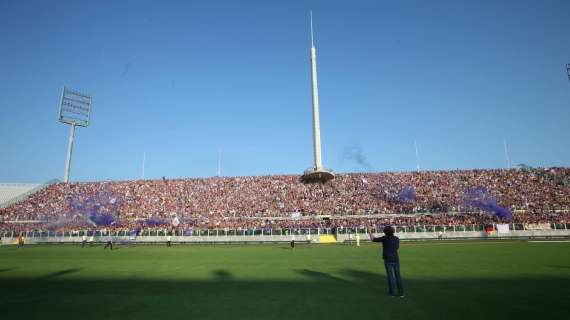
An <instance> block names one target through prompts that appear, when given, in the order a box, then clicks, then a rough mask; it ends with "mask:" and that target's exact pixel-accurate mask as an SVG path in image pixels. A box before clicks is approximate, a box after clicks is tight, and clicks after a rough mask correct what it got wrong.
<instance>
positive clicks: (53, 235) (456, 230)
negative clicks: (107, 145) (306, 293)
mask: <svg viewBox="0 0 570 320" xmlns="http://www.w3.org/2000/svg"><path fill="white" fill-rule="evenodd" d="M490 226H492V228H491V230H493V232H496V230H497V229H498V228H497V225H496V224H493V225H481V224H473V225H452V226H446V225H415V226H396V233H397V234H398V235H399V236H401V237H402V238H404V239H405V238H408V237H407V236H406V234H409V235H410V236H411V237H410V238H417V237H415V236H414V235H418V236H420V235H421V234H429V235H431V236H433V237H438V236H440V235H447V234H450V235H460V234H461V233H464V234H468V233H469V234H472V235H474V236H477V235H483V234H485V233H486V230H488V229H486V227H487V228H488V227H490ZM527 226H531V224H528V225H527V224H522V223H517V224H509V225H508V229H509V232H514V233H513V234H515V233H517V232H518V233H519V234H522V235H525V234H530V233H528V232H530V231H548V230H552V231H565V232H566V233H568V235H570V223H554V222H552V223H546V224H540V225H539V226H538V229H536V228H537V224H532V228H527ZM382 228H383V226H378V227H373V228H367V227H345V228H336V229H332V228H290V229H268V228H265V229H186V230H183V229H174V230H173V232H172V234H171V236H173V237H177V241H181V240H182V239H183V238H184V239H192V238H200V239H208V238H210V237H211V238H218V239H219V238H224V237H225V238H230V237H231V238H232V239H239V238H245V239H248V238H259V239H262V238H264V237H266V238H268V239H270V238H271V237H274V238H275V239H290V238H292V237H293V236H298V237H299V238H302V237H305V238H307V236H310V237H313V238H317V237H318V236H320V235H330V234H334V235H337V236H339V237H342V238H343V239H344V238H347V237H348V238H349V239H351V237H350V236H352V235H356V234H360V235H362V234H368V233H373V234H380V233H382ZM527 231H528V232H527ZM524 232H527V233H524ZM168 234H169V229H159V228H155V229H146V230H144V229H143V230H136V231H135V230H126V229H125V230H119V231H114V230H105V229H102V230H74V231H48V230H34V231H26V232H21V233H18V232H16V231H13V230H0V237H2V238H16V237H18V236H19V235H22V236H24V237H25V238H27V239H38V240H45V241H46V242H50V241H51V240H56V239H57V240H56V241H54V242H78V241H81V238H82V237H83V236H87V237H93V238H94V239H95V241H104V240H105V241H106V239H108V238H109V237H112V238H126V239H130V238H145V239H156V240H159V239H163V238H165V237H166V236H168ZM363 239H365V237H363ZM160 241H163V240H160ZM157 242H158V241H157Z"/></svg>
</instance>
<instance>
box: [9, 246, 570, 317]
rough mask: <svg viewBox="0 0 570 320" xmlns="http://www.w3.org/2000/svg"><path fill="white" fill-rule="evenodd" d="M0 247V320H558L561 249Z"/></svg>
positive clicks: (566, 251)
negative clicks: (397, 275)
mask: <svg viewBox="0 0 570 320" xmlns="http://www.w3.org/2000/svg"><path fill="white" fill-rule="evenodd" d="M400 259H401V264H402V275H403V278H404V287H405V289H406V297H405V298H403V299H401V298H391V297H389V296H388V295H387V289H386V279H385V276H384V267H383V264H382V261H381V257H380V248H379V246H377V245H374V244H365V245H363V246H361V247H354V246H345V245H320V246H298V247H296V248H295V249H294V250H291V249H289V248H288V246H285V245H231V246H229V245H227V246H173V247H172V248H166V247H163V246H137V247H126V246H119V247H118V250H113V251H112V252H110V251H108V250H107V251H104V250H103V247H102V246H96V247H86V248H83V249H82V248H80V247H78V246H70V245H65V246H63V245H59V246H27V247H24V248H16V247H0V319H71V318H74V319H119V318H123V319H160V320H166V319H190V318H192V319H250V320H251V319H452V318H461V319H489V318H491V319H499V318H501V319H546V318H549V319H552V318H554V317H558V318H559V319H563V318H567V317H568V314H569V313H570V243H527V242H522V241H519V242H517V241H513V242H491V241H486V242H474V241H473V242H463V243H461V242H410V243H403V244H402V246H401V248H400Z"/></svg>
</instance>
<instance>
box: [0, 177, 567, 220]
mask: <svg viewBox="0 0 570 320" xmlns="http://www.w3.org/2000/svg"><path fill="white" fill-rule="evenodd" d="M568 181H570V169H568V168H540V169H528V170H526V169H525V170H521V169H518V170H515V169H513V170H504V169H500V170H455V171H426V172H404V173H354V174H339V175H337V177H336V178H335V180H333V181H331V182H329V183H326V184H304V183H302V182H300V179H299V177H298V176H293V175H283V176H259V177H227V178H205V179H172V180H170V179H165V178H163V179H161V180H135V181H119V182H86V183H69V184H66V183H55V184H51V185H49V186H47V187H46V188H44V189H42V190H40V191H38V192H36V193H34V194H33V195H31V196H29V197H28V198H26V199H25V200H23V201H21V202H19V203H16V204H12V205H10V206H9V207H6V208H3V209H0V217H2V218H3V220H4V221H14V220H17V221H42V222H43V224H42V225H41V226H37V225H36V226H33V225H29V226H27V227H41V228H47V227H46V226H51V228H59V229H61V228H64V227H69V228H71V227H80V226H83V227H90V226H91V225H93V224H94V221H95V220H97V222H96V223H97V224H98V225H106V226H108V227H114V228H131V229H133V228H141V227H156V226H170V225H171V221H172V218H173V217H174V216H176V217H177V219H179V220H180V225H181V227H199V228H216V229H218V228H234V229H236V228H252V227H253V228H260V227H268V228H284V227H291V226H301V227H320V226H326V227H346V226H362V225H381V224H392V225H414V224H426V225H427V224H432V225H433V224H442V225H453V224H472V223H485V222H489V221H491V222H500V221H501V218H499V217H497V216H494V215H492V214H487V213H488V212H487V213H485V212H484V211H485V210H486V209H484V208H479V207H473V206H470V205H467V204H466V201H465V200H466V199H465V197H466V194H468V191H469V190H471V189H474V188H478V190H484V192H486V193H488V194H487V195H486V196H487V197H489V198H492V199H496V201H497V206H500V207H501V208H505V209H507V210H509V211H511V212H512V213H513V216H514V219H513V220H512V222H524V223H541V222H551V221H568V220H569V219H568V218H569V211H570V186H569V184H568Z"/></svg>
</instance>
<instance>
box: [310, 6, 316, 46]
mask: <svg viewBox="0 0 570 320" xmlns="http://www.w3.org/2000/svg"><path fill="white" fill-rule="evenodd" d="M309 12H310V15H311V48H314V47H315V42H314V40H313V10H311V11H309Z"/></svg>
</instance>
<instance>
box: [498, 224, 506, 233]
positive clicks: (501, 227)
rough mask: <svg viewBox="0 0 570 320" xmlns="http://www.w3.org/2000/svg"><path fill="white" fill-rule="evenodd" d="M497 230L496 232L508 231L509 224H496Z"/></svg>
mask: <svg viewBox="0 0 570 320" xmlns="http://www.w3.org/2000/svg"><path fill="white" fill-rule="evenodd" d="M497 232H498V233H509V225H508V224H497Z"/></svg>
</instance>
